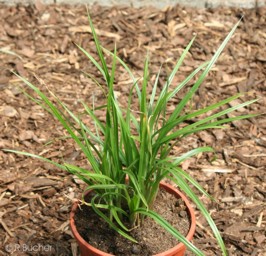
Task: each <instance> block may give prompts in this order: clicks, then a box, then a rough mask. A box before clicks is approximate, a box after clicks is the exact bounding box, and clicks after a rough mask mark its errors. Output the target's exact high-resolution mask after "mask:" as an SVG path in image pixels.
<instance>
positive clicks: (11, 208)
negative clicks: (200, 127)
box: [0, 4, 266, 256]
mask: <svg viewBox="0 0 266 256" xmlns="http://www.w3.org/2000/svg"><path fill="white" fill-rule="evenodd" d="M91 14H92V18H93V21H94V23H95V26H96V27H97V28H98V31H97V32H98V34H99V35H100V38H101V40H102V43H103V45H104V46H105V47H106V48H108V49H112V48H113V45H114V41H116V42H117V49H118V54H119V56H120V57H121V58H123V59H124V60H125V61H126V62H127V63H128V64H129V66H130V67H131V68H132V69H133V70H134V73H135V74H137V75H138V76H141V74H142V72H141V69H142V66H143V62H144V56H145V55H146V52H147V50H148V51H149V52H150V56H151V65H150V68H151V73H152V75H153V74H155V73H156V71H158V69H159V67H160V65H161V64H164V66H163V70H164V72H163V73H162V78H161V79H162V81H161V83H163V78H165V77H166V75H167V73H169V70H170V69H171V67H173V65H174V63H175V62H176V60H177V59H178V57H179V56H180V53H181V52H182V50H183V48H184V47H185V46H186V45H187V44H188V42H189V41H190V39H191V38H192V37H193V35H195V34H197V38H196V41H195V43H194V45H193V46H192V48H191V50H190V54H189V56H188V57H187V59H186V60H185V65H183V66H182V68H180V71H179V73H178V75H177V76H176V78H175V80H174V83H177V82H179V81H182V79H184V77H185V76H186V75H187V74H188V73H189V72H191V71H192V70H193V69H194V68H195V67H197V66H198V65H199V63H202V62H203V61H206V60H208V59H209V58H210V56H211V55H212V54H213V53H214V51H215V49H217V47H218V45H219V44H220V43H221V41H222V40H223V38H224V37H225V36H226V34H227V33H228V31H229V30H230V29H231V27H232V26H233V25H234V24H235V23H236V22H237V20H238V19H239V17H241V15H242V14H244V15H245V16H244V19H243V22H242V23H241V25H240V26H239V28H238V30H237V31H236V33H235V35H234V37H233V39H232V40H231V41H230V43H229V45H228V46H227V48H226V50H225V51H224V53H223V54H222V56H221V57H220V59H219V61H218V62H217V64H216V66H215V68H214V69H213V70H212V71H211V73H210V75H209V77H208V78H207V80H206V81H205V82H204V84H203V86H202V87H201V89H200V90H199V92H198V94H197V95H196V97H195V99H194V102H193V104H194V105H196V106H197V107H203V106H206V104H210V103H212V102H215V101H217V100H219V99H222V98H225V97H226V96H229V95H233V94H234V93H236V92H248V93H247V94H246V96H245V97H244V99H251V98H258V99H259V101H258V102H257V103H255V104H253V105H252V106H250V107H248V108H247V109H242V110H240V112H241V113H245V112H246V113H265V112H266V100H265V99H266V98H265V96H266V90H265V88H266V55H265V53H266V9H265V8H261V9H256V10H242V9H241V10H240V9H215V10H195V9H189V8H183V7H182V8H181V7H178V6H177V7H174V8H168V9H165V10H156V9H154V8H141V9H133V8H129V7H113V8H103V7H99V6H94V7H93V8H92V10H91ZM0 24H1V28H2V29H1V30H0V49H1V52H0V61H1V62H0V63H1V69H0V118H1V122H0V148H15V149H20V150H27V151H29V152H32V153H38V154H41V155H43V156H45V157H48V158H50V159H53V160H59V161H61V160H62V159H64V160H65V161H68V162H73V163H78V164H82V163H84V158H83V156H82V155H81V154H80V151H79V149H78V148H77V147H76V146H75V145H73V142H72V141H71V140H68V139H65V140H60V139H58V138H60V137H62V136H64V135H65V133H64V131H63V129H62V128H61V127H60V126H59V125H58V124H57V122H55V121H54V119H53V118H51V117H50V116H49V115H48V114H47V113H45V112H44V111H43V110H42V109H41V108H40V107H39V106H36V104H35V103H33V102H31V101H29V100H28V99H27V98H26V97H25V96H24V95H23V94H22V93H21V90H20V89H19V88H18V86H23V85H22V83H21V82H20V81H19V80H18V79H17V78H16V77H15V76H13V75H11V73H10V70H15V71H16V72H18V73H19V74H21V75H22V76H25V77H28V78H29V79H30V81H33V82H34V83H35V84H38V85H39V86H40V87H41V88H42V89H43V90H44V91H47V90H48V88H49V89H50V90H52V91H53V92H55V93H56V94H57V95H58V96H59V97H60V99H62V100H63V101H64V102H65V103H66V104H68V105H69V106H70V108H71V109H73V110H75V111H82V109H81V106H80V103H79V100H81V99H82V100H85V101H87V102H89V103H90V102H92V98H93V97H94V98H95V101H96V102H101V101H102V100H103V96H102V93H101V90H100V89H97V88H95V86H94V85H93V83H92V82H91V81H90V80H89V79H88V78H86V77H85V76H84V75H83V74H82V73H81V72H80V70H85V71H86V72H89V73H92V74H94V75H95V76H98V73H97V72H96V71H95V68H93V67H92V65H91V64H90V63H89V61H88V60H87V59H86V58H85V57H84V56H83V55H82V53H81V52H79V51H78V50H77V48H76V47H75V46H74V44H73V43H72V42H76V43H77V44H80V45H82V46H83V47H85V48H86V49H87V50H89V51H90V52H93V53H95V49H94V47H93V42H92V36H91V34H90V33H89V32H88V31H89V29H88V21H87V18H86V8H85V7H84V6H82V7H74V6H43V5H40V4H37V5H36V6H34V7H32V6H29V7H21V6H20V7H6V6H3V5H0ZM3 51H4V52H7V51H10V52H13V53H15V54H16V55H10V54H6V53H4V52H3ZM118 73H119V75H118V77H117V81H116V83H117V86H116V90H117V91H116V93H117V95H118V97H120V98H121V104H125V103H126V100H125V98H124V97H123V95H127V94H128V92H129V89H130V87H131V81H130V79H129V77H128V75H127V74H126V72H125V71H123V69H122V68H121V67H120V68H119V69H118ZM36 76H37V77H38V78H39V79H36ZM190 85H191V84H190ZM93 95H94V96H93ZM181 97H182V94H180V96H179V97H178V98H177V99H176V102H173V105H172V106H170V109H174V107H175V104H176V103H177V102H178V101H179V99H180V98H181ZM234 103H236V102H234ZM100 114H101V113H100ZM89 122H90V121H88V123H89ZM91 125H93V124H91ZM55 138H57V139H55ZM48 142H49V143H48ZM50 142H52V143H50ZM202 145H210V146H213V147H214V148H215V150H216V152H217V159H216V160H215V161H211V160H212V156H211V155H208V154H207V155H206V154H204V155H202V156H199V157H198V158H196V159H192V160H190V161H186V162H185V163H184V164H183V168H184V169H185V170H187V171H188V172H190V173H191V174H192V175H194V176H195V177H196V178H197V180H198V181H199V182H200V183H201V184H202V185H203V187H204V188H205V189H207V190H208V191H209V192H210V193H211V194H212V195H214V197H215V198H216V199H217V201H218V203H211V202H209V201H208V200H205V198H202V200H203V201H206V205H207V207H208V209H209V211H210V212H211V214H212V216H213V218H214V220H215V222H216V224H217V226H218V228H219V230H220V231H221V233H222V235H223V238H224V240H225V242H226V245H227V248H228V251H229V253H230V255H254V256H255V255H264V253H266V251H265V250H264V249H263V248H266V239H265V215H266V211H265V196H266V195H265V193H266V180H265V166H266V119H265V116H264V115H262V116H260V117H258V118H254V119H250V120H248V121H243V122H234V123H233V124H232V125H231V126H229V127H228V128H227V129H225V130H219V131H208V132H201V133H199V134H197V135H193V136H191V137H189V138H187V139H186V141H185V143H184V144H182V145H178V146H177V147H176V148H175V151H176V153H177V154H178V153H181V152H182V151H184V150H186V149H191V148H194V147H196V146H202ZM0 163H1V165H0V199H1V200H0V253H1V255H10V254H11V253H12V252H13V254H12V255H76V251H77V246H76V244H75V241H74V239H73V237H72V235H71V232H70V230H69V226H68V218H69V211H70V207H71V203H72V201H73V200H75V198H79V196H80V194H81V192H82V191H83V189H84V185H83V184H81V183H80V182H79V181H78V180H76V179H74V178H73V177H72V176H71V175H69V174H66V173H64V172H62V171H60V170H58V169H55V168H54V167H52V166H51V165H49V164H45V163H42V162H39V161H35V160H32V159H29V158H26V157H22V156H17V155H14V154H10V153H4V152H3V151H0ZM197 217H198V218H197V226H198V229H197V232H196V235H195V239H194V243H195V244H196V245H197V246H198V247H199V248H200V249H202V250H203V251H204V252H205V253H206V255H219V250H218V248H217V245H216V243H215V240H214V238H213V236H212V234H211V233H210V230H209V228H207V225H206V222H205V220H204V219H203V218H202V217H201V216H200V215H199V213H197ZM26 245H27V246H28V247H25V246H26ZM33 245H35V247H33ZM30 246H31V247H30ZM36 246H37V247H36ZM8 251H9V252H8Z"/></svg>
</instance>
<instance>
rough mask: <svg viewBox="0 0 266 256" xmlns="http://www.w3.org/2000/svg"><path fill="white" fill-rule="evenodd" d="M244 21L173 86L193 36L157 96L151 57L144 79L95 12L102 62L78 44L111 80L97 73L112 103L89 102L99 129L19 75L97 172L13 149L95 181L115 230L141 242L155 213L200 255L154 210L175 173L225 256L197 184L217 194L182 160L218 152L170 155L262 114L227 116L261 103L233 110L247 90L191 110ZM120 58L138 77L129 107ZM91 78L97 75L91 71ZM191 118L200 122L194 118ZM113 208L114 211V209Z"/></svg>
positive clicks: (98, 201) (99, 209)
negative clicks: (118, 79) (136, 234)
mask: <svg viewBox="0 0 266 256" xmlns="http://www.w3.org/2000/svg"><path fill="white" fill-rule="evenodd" d="M239 22H240V21H239ZM239 22H238V23H237V24H236V25H235V26H234V27H233V29H232V30H231V32H230V33H229V34H228V35H227V37H226V38H225V40H224V41H223V43H222V44H221V46H220V47H219V48H218V50H217V51H216V53H215V54H214V56H213V57H212V59H211V60H210V61H208V62H206V63H204V64H202V65H201V66H199V67H198V68H197V69H196V70H195V71H193V72H192V73H191V74H190V75H189V76H188V77H186V78H185V79H184V81H182V82H181V83H180V84H178V85H177V86H174V88H172V87H173V86H171V84H172V81H173V78H174V76H175V75H176V73H177V71H178V69H179V67H180V66H181V64H182V62H183V60H184V58H185V56H186V55H187V53H188V51H189V50H190V47H191V45H192V43H193V41H194V38H193V39H192V40H191V41H190V43H189V44H188V46H187V47H186V48H185V50H184V52H183V53H182V55H181V57H180V59H179V60H178V61H177V63H176V65H175V66H174V68H173V70H172V72H171V73H170V75H169V76H168V78H167V80H166V81H165V84H164V86H163V88H162V89H161V90H159V89H158V88H157V86H158V80H159V76H160V70H159V72H158V74H157V77H156V79H155V82H154V84H153V87H152V93H151V95H148V91H147V88H148V86H149V58H148V57H147V58H146V59H145V63H144V68H143V77H142V81H141V80H138V79H136V78H135V77H134V75H133V73H132V72H131V70H130V68H129V67H128V66H127V65H126V63H124V62H123V60H122V59H120V58H119V57H118V56H117V52H116V49H114V52H110V51H107V50H106V49H104V48H103V47H102V46H101V44H100V42H99V40H98V37H97V35H96V33H95V29H94V26H93V24H92V20H91V18H90V17H89V23H90V26H91V30H92V34H93V39H94V42H95V46H96V49H97V53H98V58H99V60H100V61H99V62H98V61H97V60H96V59H95V58H94V57H93V56H92V55H91V54H90V53H88V52H87V51H86V50H85V49H83V48H82V47H80V46H77V47H78V48H79V49H80V50H81V51H82V52H83V53H84V54H85V55H86V56H87V57H88V59H89V60H90V61H91V62H92V63H93V64H94V65H95V67H96V68H97V69H98V70H99V72H100V73H101V74H102V76H103V78H104V80H105V83H106V85H104V86H103V85H100V84H99V83H98V82H97V80H96V79H95V78H93V80H94V81H95V83H96V84H97V85H98V86H101V88H103V90H104V91H105V96H106V104H105V105H103V106H100V107H97V108H96V107H94V104H92V105H93V106H92V107H90V106H89V105H87V104H85V103H84V102H82V104H83V106H84V110H85V112H86V114H87V115H88V116H89V117H90V118H91V119H92V120H93V122H94V124H95V126H94V130H95V132H92V130H91V129H90V127H88V126H87V125H85V123H84V122H83V120H82V117H81V116H79V115H77V114H75V113H73V112H72V111H71V110H70V109H69V108H68V107H67V106H66V105H65V104H64V103H63V102H61V101H60V100H59V99H58V98H57V97H56V96H54V95H53V94H52V95H53V96H54V97H55V99H56V102H57V104H54V103H52V101H51V100H49V98H48V97H47V96H46V95H45V94H44V93H43V92H41V91H40V90H39V89H38V88H37V87H36V86H34V85H33V84H32V83H30V82H29V81H28V80H26V79H25V78H23V77H21V76H19V75H17V74H16V76H17V77H19V78H20V79H21V80H22V81H23V82H24V83H25V84H26V85H27V86H28V87H29V88H31V89H32V90H33V91H35V92H36V93H37V95H38V96H37V97H36V98H33V97H32V96H30V97H31V99H33V100H34V101H35V102H37V103H38V104H40V105H41V106H42V107H43V108H44V109H46V110H47V111H48V112H50V113H51V114H52V115H53V116H54V117H55V118H56V119H58V121H59V122H60V123H61V125H62V126H63V127H64V128H65V129H66V131H67V132H68V134H69V135H70V136H71V137H72V139H73V140H74V141H75V142H76V143H77V145H78V146H79V148H80V149H81V151H82V152H83V153H84V155H85V157H86V158H87V160H88V162H89V163H90V166H91V169H92V170H88V169H84V168H82V167H78V166H75V165H72V164H69V163H63V164H59V163H57V162H54V161H51V160H49V159H46V158H44V157H41V156H38V155H34V154H30V153H26V152H21V151H15V150H6V151H9V152H15V153H19V154H22V155H26V156H30V157H34V158H37V159H41V160H44V161H46V162H49V163H52V164H54V165H55V166H57V167H59V168H61V169H63V170H66V171H68V172H70V173H72V174H74V175H76V176H77V177H79V178H80V179H81V180H83V181H84V182H85V183H86V184H87V185H88V187H87V189H93V190H94V191H95V192H96V194H95V196H94V197H93V199H92V200H91V202H90V203H89V206H91V207H92V208H93V209H94V210H95V212H96V213H97V214H98V215H99V216H101V217H102V218H103V219H104V220H105V221H106V222H107V223H108V224H109V225H110V227H111V228H113V229H114V230H116V231H117V232H118V233H120V234H121V235H122V236H124V237H126V238H128V239H130V240H132V241H135V240H134V238H132V237H131V236H130V235H129V230H130V229H131V228H133V227H135V226H138V225H141V223H142V222H143V220H144V219H145V217H146V216H149V217H151V218H153V219H154V220H155V221H156V222H158V223H159V224H160V225H161V226H163V227H164V228H165V229H166V230H167V231H168V232H170V233H171V234H172V235H173V236H175V237H176V238H177V239H178V240H179V241H180V242H183V243H184V244H185V245H186V246H187V247H188V249H190V250H191V251H192V252H193V253H195V254H196V255H204V254H203V253H202V252H201V251H200V250H199V249H198V248H196V247H195V246H194V245H193V244H192V243H191V242H189V241H187V240H186V238H185V237H184V236H183V235H181V234H180V233H179V231H178V230H176V229H174V228H173V227H172V226H171V225H170V224H169V223H168V222H167V221H166V220H164V219H163V218H162V217H161V216H159V215H158V214H157V213H156V212H154V211H153V210H152V209H153V207H152V205H153V202H154V200H155V198H156V195H157V192H158V189H159V183H160V181H162V180H163V179H165V178H168V179H170V180H172V181H173V182H174V183H175V184H176V185H178V187H179V188H180V189H181V190H182V191H183V192H184V193H185V194H186V195H187V196H188V197H189V198H190V199H191V200H192V201H193V202H194V203H195V204H196V206H197V207H198V209H199V210H200V211H201V213H202V214H203V215H204V217H205V218H206V220H207V221H208V223H209V225H210V227H211V229H212V230H213V233H214V236H215V237H216V239H217V242H218V244H219V246H220V248H221V250H222V254H223V255H226V248H225V245H224V242H223V240H222V237H221V235H220V233H219V231H218V229H217V227H216V225H215V223H214V221H213V219H212V218H211V216H210V214H209V212H208V211H207V209H206V208H205V206H204V205H203V203H202V202H201V200H200V199H199V197H198V196H197V195H196V194H195V192H194V190H193V189H191V185H192V186H194V188H196V190H198V191H199V192H200V193H202V194H204V195H205V196H207V197H209V198H210V199H212V198H211V196H210V195H209V194H208V193H207V192H206V191H205V190H204V189H203V188H202V187H201V186H200V184H199V183H198V182H197V181H196V180H194V179H193V178H192V177H191V176H190V175H189V174H188V173H187V172H185V171H184V170H182V169H181V167H180V163H182V161H184V160H186V159H188V158H190V157H193V156H195V155H197V154H199V153H202V152H212V151H213V149H212V148H210V147H199V148H195V149H192V150H190V151H188V152H187V153H185V154H183V155H180V156H175V157H174V156H172V155H170V152H171V151H172V149H173V146H174V145H176V144H177V143H180V141H181V140H182V139H183V138H184V137H186V136H188V135H190V134H194V133H196V132H198V131H202V130H206V129H214V128H223V124H226V123H229V122H232V121H235V120H240V119H245V118H250V117H253V116H254V115H241V116H236V117H227V115H228V114H229V113H231V112H233V111H235V110H237V109H240V108H243V107H245V106H248V105H250V104H252V103H253V102H255V101H256V100H250V101H246V102H244V103H242V104H239V105H236V106H233V107H228V105H227V104H228V103H229V102H231V101H233V100H235V99H237V98H239V97H241V96H242V94H237V95H234V96H232V97H229V98H227V99H224V100H222V101H219V102H217V103H214V104H212V105H210V106H207V107H204V108H202V109H199V110H190V112H185V111H184V108H185V106H186V105H187V104H188V103H189V102H190V101H191V99H192V97H193V95H194V94H195V93H196V91H197V90H198V88H199V86H200V85H201V84H202V82H203V80H204V78H205V77H206V75H207V74H208V72H209V71H210V69H211V68H212V67H213V65H214V63H215V61H216V60H217V58H218V57H219V55H220V54H221V52H222V50H223V49H224V47H225V46H226V44H227V42H228V41H229V39H230V38H231V36H232V35H233V33H234V31H235V30H236V28H237V26H238V24H239ZM104 53H105V54H108V55H109V56H112V65H111V68H108V65H107V63H106V59H105V57H104ZM117 63H119V64H120V65H122V66H123V67H124V68H125V70H126V71H127V72H128V74H129V75H130V76H131V78H132V87H131V88H130V93H129V96H128V105H127V107H125V108H122V107H121V106H120V104H119V102H118V99H117V98H116V96H115V94H114V82H115V76H116V65H117ZM195 75H198V79H197V80H196V82H195V83H194V85H193V86H192V87H191V88H189V90H188V92H187V93H186V94H185V96H184V97H183V98H182V100H181V101H180V102H179V103H178V104H177V106H176V108H175V110H174V111H173V112H172V113H171V114H169V115H168V114H167V111H166V110H167V106H168V105H169V101H170V100H171V99H172V98H173V97H175V96H176V95H177V93H179V91H180V90H181V89H182V88H183V87H184V86H186V85H187V84H188V82H189V81H191V80H192V79H193V78H195ZM88 76H89V77H92V76H91V75H88ZM140 81H141V82H140ZM134 95H135V96H136V97H135V98H134V97H133V96H134ZM134 99H137V101H138V102H137V103H138V109H134V111H132V107H131V105H132V101H133V100H134ZM221 107H223V108H221ZM99 108H101V109H104V110H105V111H106V118H105V120H104V121H101V120H100V119H99V118H98V117H97V115H96V113H95V111H96V110H97V109H99ZM221 109H223V110H221ZM208 114H209V115H208ZM206 116H207V117H206ZM188 120H194V121H193V122H187V121H188ZM195 120H197V121H195ZM127 177H128V179H127ZM106 212H107V213H108V214H106ZM125 219H127V221H129V223H130V227H127V226H126V225H125V224H124V220H125ZM135 242H136V241H135Z"/></svg>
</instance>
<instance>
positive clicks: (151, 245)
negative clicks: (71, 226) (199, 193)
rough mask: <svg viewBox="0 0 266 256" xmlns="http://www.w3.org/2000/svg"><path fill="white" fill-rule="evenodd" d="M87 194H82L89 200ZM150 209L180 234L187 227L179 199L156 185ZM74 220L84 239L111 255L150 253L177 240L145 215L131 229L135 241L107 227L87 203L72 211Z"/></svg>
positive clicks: (164, 248) (184, 210) (187, 220)
mask: <svg viewBox="0 0 266 256" xmlns="http://www.w3.org/2000/svg"><path fill="white" fill-rule="evenodd" d="M88 197H89V195H87V196H86V197H85V199H86V200H89V198H88ZM153 210H154V211H156V212H157V213H159V214H160V215H161V216H162V217H163V218H165V219H166V220H167V221H168V222H169V223H171V225H173V226H174V227H175V228H176V229H178V230H179V231H180V232H181V233H182V234H183V235H184V236H186V234H187V233H188V231H189V227H190V219H189V216H188V214H187V211H186V206H185V204H184V202H183V201H182V199H177V198H176V197H175V196H173V195H171V194H169V193H167V192H166V191H165V190H164V189H160V191H159V193H158V196H157V199H156V201H155V203H154V209H153ZM75 224H76V227H77V230H78V232H79V234H80V235H81V236H82V237H83V239H84V240H85V241H87V242H88V243H89V244H91V245H92V246H93V247H96V248H98V249H99V250H101V251H104V252H108V253H110V254H114V255H126V256H128V255H140V256H148V255H149V256H150V255H154V254H157V253H160V252H163V251H166V250H168V249H170V248H172V247H174V246H176V245H177V244H178V241H177V240H176V239H175V238H174V237H173V236H172V235H170V234H169V233H168V232H167V231H165V230H164V229H163V228H162V227H161V226H160V225H159V224H157V223H156V222H155V221H154V220H152V219H150V218H146V219H145V221H144V224H143V225H142V226H141V227H138V228H136V229H134V230H132V231H131V233H130V235H131V236H133V237H134V238H135V239H136V240H137V241H138V242H139V243H138V244H135V243H132V242H130V241H129V240H127V239H125V238H124V237H122V236H121V235H119V234H118V233H117V232H115V231H114V230H111V229H110V228H109V226H108V224H106V223H105V222H104V221H103V220H102V219H101V218H100V217H99V216H98V215H97V214H96V213H95V212H94V211H93V209H91V207H88V206H86V205H82V206H81V207H80V208H79V209H78V210H77V211H76V215H75Z"/></svg>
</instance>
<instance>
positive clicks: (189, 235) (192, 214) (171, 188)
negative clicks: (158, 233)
mask: <svg viewBox="0 0 266 256" xmlns="http://www.w3.org/2000/svg"><path fill="white" fill-rule="evenodd" d="M160 187H163V188H164V189H165V190H166V191H167V192H168V193H170V194H174V195H177V197H180V198H182V200H183V201H184V203H185V205H186V207H187V212H188V213H189V216H190V228H189V231H188V233H187V235H186V239H187V240H189V241H191V240H192V238H193V235H194V233H195V230H196V217H195V211H194V209H193V208H192V206H191V204H190V202H189V200H188V198H187V197H186V196H185V195H184V194H183V193H182V192H180V191H179V190H178V189H177V188H176V187H174V186H172V185H170V184H168V183H166V182H164V181H161V182H160ZM77 208H78V202H75V203H74V204H73V206H72V209H71V212H70V228H71V230H72V233H73V235H74V237H75V238H76V239H77V240H78V241H79V242H80V244H82V245H83V246H84V247H87V248H88V249H89V250H91V251H93V252H94V253H97V254H99V255H102V256H114V255H113V254H109V253H106V252H104V251H101V250H99V249H97V248H96V247H93V246H92V245H90V244H89V243H88V242H86V241H85V240H84V239H83V237H82V236H81V235H80V234H79V233H78V230H77V228H76V225H75V221H74V215H75V212H76V210H77ZM183 247H185V245H184V244H183V243H181V242H180V243H178V244H177V245H176V246H174V247H172V248H170V249H169V250H167V251H164V252H160V253H158V254H155V255H154V256H164V255H172V253H174V252H175V251H178V250H180V249H182V248H183Z"/></svg>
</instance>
